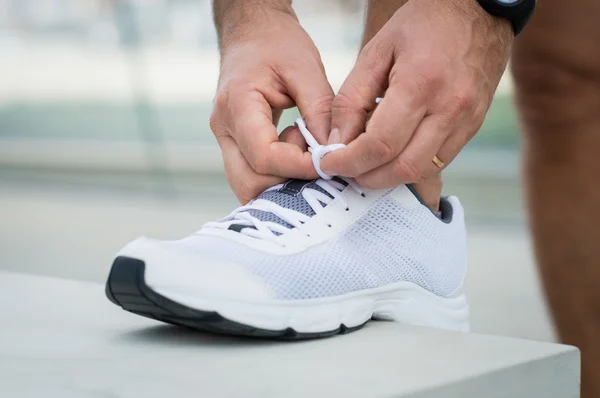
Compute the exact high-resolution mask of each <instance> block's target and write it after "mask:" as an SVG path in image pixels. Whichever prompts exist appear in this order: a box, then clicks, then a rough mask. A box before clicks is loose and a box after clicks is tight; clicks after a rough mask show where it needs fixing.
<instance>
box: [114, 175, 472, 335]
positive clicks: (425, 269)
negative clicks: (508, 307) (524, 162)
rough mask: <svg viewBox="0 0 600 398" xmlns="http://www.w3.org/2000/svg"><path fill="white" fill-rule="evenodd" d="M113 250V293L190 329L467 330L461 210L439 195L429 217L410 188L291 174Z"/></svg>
mask: <svg viewBox="0 0 600 398" xmlns="http://www.w3.org/2000/svg"><path fill="white" fill-rule="evenodd" d="M117 256H118V257H117V258H116V260H115V262H114V263H113V266H112V269H111V272H110V276H109V278H108V282H107V284H106V294H107V296H108V298H109V299H110V300H111V301H113V302H114V303H115V304H117V305H119V306H121V307H123V308H124V309H125V310H127V311H130V312H134V313H136V314H139V315H143V316H147V317H151V318H154V319H158V320H161V321H164V322H169V323H173V324H178V325H185V326H190V327H193V328H196V329H201V330H206V331H213V332H220V333H228V334H240V335H251V336H262V337H274V338H310V337H322V336H327V335H332V334H336V333H346V332H348V331H352V330H355V329H357V328H360V327H361V326H362V325H364V324H365V323H366V322H367V321H368V320H370V319H381V320H392V321H396V322H400V323H403V324H409V325H420V326H430V327H436V328H444V329H450V330H460V331H467V330H468V328H469V321H468V306H467V302H466V299H465V296H464V294H463V281H464V279H465V274H466V233H465V225H464V214H463V209H462V207H461V205H460V203H459V201H458V199H457V198H455V197H449V198H443V199H442V201H441V217H437V216H436V215H434V214H433V213H432V212H431V211H430V210H429V209H428V208H427V207H426V206H424V205H423V204H422V203H421V202H420V200H419V198H418V196H417V195H415V194H414V193H413V190H412V188H411V187H410V186H401V187H398V188H395V189H387V190H366V189H361V188H360V187H358V186H357V185H356V184H355V183H354V181H353V180H350V179H341V178H334V179H332V180H329V181H327V180H324V179H317V180H314V181H302V180H290V181H288V182H287V183H285V184H283V185H278V186H274V187H272V188H270V189H268V190H267V191H265V192H264V193H262V194H261V195H260V196H259V197H258V198H257V199H255V200H254V201H252V202H250V203H249V204H248V205H246V206H243V207H240V208H238V209H237V210H235V211H234V212H233V213H231V214H230V215H229V216H228V217H226V218H225V219H223V220H221V221H219V222H211V223H208V224H206V225H205V226H204V227H203V228H202V229H201V230H200V231H198V232H197V233H195V234H193V235H191V236H189V237H187V238H184V239H181V240H176V241H159V240H153V239H148V238H139V239H137V240H135V241H133V242H132V243H130V244H128V245H127V246H125V247H124V248H123V249H122V250H121V251H120V252H119V253H118V255H117Z"/></svg>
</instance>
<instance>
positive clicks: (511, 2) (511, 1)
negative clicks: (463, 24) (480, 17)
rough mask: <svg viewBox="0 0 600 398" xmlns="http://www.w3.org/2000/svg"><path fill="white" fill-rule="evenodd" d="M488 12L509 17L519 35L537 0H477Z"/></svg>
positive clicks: (516, 33)
mask: <svg viewBox="0 0 600 398" xmlns="http://www.w3.org/2000/svg"><path fill="white" fill-rule="evenodd" d="M477 1H478V2H479V4H480V5H481V6H482V7H483V9H484V10H486V11H487V12H488V13H490V14H492V15H494V16H497V17H502V18H506V19H508V20H509V21H510V22H511V23H512V26H513V29H514V31H515V36H516V35H518V34H519V33H520V32H521V31H522V30H523V28H524V27H525V25H527V22H528V21H529V18H531V16H532V15H533V10H535V1H536V0H477Z"/></svg>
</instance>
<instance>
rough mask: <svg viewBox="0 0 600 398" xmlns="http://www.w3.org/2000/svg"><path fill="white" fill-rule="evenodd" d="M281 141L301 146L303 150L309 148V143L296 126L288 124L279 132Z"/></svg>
mask: <svg viewBox="0 0 600 398" xmlns="http://www.w3.org/2000/svg"><path fill="white" fill-rule="evenodd" d="M279 141H282V142H287V143H289V144H294V145H297V146H298V147H300V148H301V149H302V150H303V151H305V152H306V151H307V150H308V144H307V143H306V140H305V139H304V137H303V136H302V133H301V132H300V130H299V129H298V127H296V126H288V127H286V128H285V129H284V130H283V131H282V132H281V133H280V134H279Z"/></svg>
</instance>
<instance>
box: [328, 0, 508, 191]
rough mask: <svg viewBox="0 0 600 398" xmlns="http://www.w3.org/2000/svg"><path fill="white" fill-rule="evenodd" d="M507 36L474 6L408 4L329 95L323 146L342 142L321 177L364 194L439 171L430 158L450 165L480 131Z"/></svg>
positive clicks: (465, 0) (467, 0)
mask: <svg viewBox="0 0 600 398" xmlns="http://www.w3.org/2000/svg"><path fill="white" fill-rule="evenodd" d="M512 40H513V33H512V28H511V25H510V23H509V22H508V21H504V20H501V19H499V18H496V17H492V16H490V15H489V14H488V13H487V12H485V11H484V10H483V9H482V8H481V7H480V6H479V4H478V3H477V2H476V1H475V0H448V1H438V0H418V1H416V0H409V1H408V2H407V3H406V4H405V5H403V6H402V7H401V8H400V9H399V10H398V11H396V13H395V14H394V15H393V17H391V19H390V20H389V21H388V22H387V23H386V24H385V26H383V28H382V29H381V30H380V31H379V32H378V33H377V34H375V36H374V37H373V38H372V39H371V40H370V41H369V42H368V44H367V45H366V46H365V47H364V49H363V50H362V52H361V54H360V56H359V58H358V61H357V64H356V66H355V67H354V69H353V70H352V72H351V74H350V75H349V76H348V78H347V79H346V81H345V82H344V84H343V86H342V88H341V89H340V92H339V94H338V95H337V96H336V98H335V100H334V102H333V110H332V112H333V113H332V128H333V129H332V132H331V135H330V137H329V143H334V142H342V143H346V144H348V143H349V144H348V146H347V148H345V149H341V150H339V151H336V152H332V153H330V154H328V155H327V156H326V157H325V158H324V159H323V162H322V163H321V168H322V169H323V171H325V172H326V173H328V174H336V175H343V176H349V177H356V179H357V182H358V183H360V184H361V185H363V186H365V187H368V188H387V187H393V186H397V185H400V184H403V183H413V182H419V181H422V180H424V179H426V178H428V177H431V176H433V175H435V174H436V173H438V172H439V171H440V169H439V168H438V167H437V166H436V165H435V164H434V163H433V162H432V159H433V157H434V156H436V155H437V156H438V157H439V158H440V159H441V160H443V161H444V162H445V163H446V164H448V163H450V162H451V161H452V160H453V159H454V157H455V156H456V155H457V154H458V152H459V151H460V150H461V149H462V147H463V146H464V145H465V144H466V143H467V142H468V141H469V140H470V139H471V138H472V137H473V136H474V135H475V133H476V132H477V130H479V128H480V127H481V124H482V123H483V120H484V117H485V114H486V112H487V110H488V108H489V105H490V103H491V100H492V97H493V95H494V92H495V90H496V87H497V85H498V82H499V81H500V78H501V76H502V73H503V71H504V69H505V67H506V63H507V60H508V56H509V52H510V47H511V44H512ZM378 96H384V97H385V98H384V100H383V101H382V102H381V103H380V104H379V105H378V106H377V108H376V110H375V111H374V112H373V113H372V117H371V118H370V120H369V122H368V123H367V117H368V116H370V113H371V112H372V111H373V109H374V108H375V98H376V97H378ZM365 123H367V125H366V133H365V134H361V133H363V132H364V130H365Z"/></svg>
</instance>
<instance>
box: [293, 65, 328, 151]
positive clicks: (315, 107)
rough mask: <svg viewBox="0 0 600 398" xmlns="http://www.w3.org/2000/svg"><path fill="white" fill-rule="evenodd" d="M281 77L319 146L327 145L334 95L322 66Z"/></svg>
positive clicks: (298, 70)
mask: <svg viewBox="0 0 600 398" xmlns="http://www.w3.org/2000/svg"><path fill="white" fill-rule="evenodd" d="M293 71H294V73H293V74H292V73H288V74H284V76H282V78H283V80H284V83H285V85H286V86H287V90H288V93H289V95H290V97H292V99H293V100H294V101H295V103H296V106H297V107H298V109H299V110H300V114H301V115H302V118H303V119H304V120H305V121H306V125H307V126H308V128H309V130H310V132H311V133H312V135H313V136H314V137H315V138H316V140H317V141H318V142H319V143H320V144H325V143H327V138H328V137H329V132H330V131H331V103H332V102H333V98H334V94H333V90H332V88H331V85H330V84H329V81H327V76H326V75H325V69H323V66H322V65H315V67H314V68H312V69H311V70H301V69H294V70H293Z"/></svg>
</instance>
